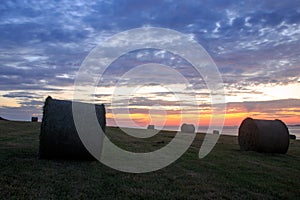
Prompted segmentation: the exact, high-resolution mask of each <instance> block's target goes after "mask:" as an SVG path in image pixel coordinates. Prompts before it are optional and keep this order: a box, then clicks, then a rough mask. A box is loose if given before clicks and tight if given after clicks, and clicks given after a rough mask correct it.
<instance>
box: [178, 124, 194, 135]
mask: <svg viewBox="0 0 300 200" xmlns="http://www.w3.org/2000/svg"><path fill="white" fill-rule="evenodd" d="M181 132H184V133H195V126H194V125H193V124H182V125H181Z"/></svg>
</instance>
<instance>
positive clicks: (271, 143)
mask: <svg viewBox="0 0 300 200" xmlns="http://www.w3.org/2000/svg"><path fill="white" fill-rule="evenodd" d="M238 141H239V145H240V149H241V150H243V151H257V152H264V153H281V154H285V153H286V152H287V150H288V147H289V143H290V142H289V131H288V128H287V126H286V125H285V124H284V123H283V122H282V121H281V120H278V119H276V120H259V119H252V118H246V119H244V121H243V122H242V123H241V125H240V127H239V135H238Z"/></svg>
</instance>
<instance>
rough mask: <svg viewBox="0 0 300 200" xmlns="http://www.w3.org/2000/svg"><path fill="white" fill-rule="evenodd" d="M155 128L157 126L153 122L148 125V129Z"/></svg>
mask: <svg viewBox="0 0 300 200" xmlns="http://www.w3.org/2000/svg"><path fill="white" fill-rule="evenodd" d="M154 128H155V126H154V125H151V124H149V125H148V127H147V129H151V130H154Z"/></svg>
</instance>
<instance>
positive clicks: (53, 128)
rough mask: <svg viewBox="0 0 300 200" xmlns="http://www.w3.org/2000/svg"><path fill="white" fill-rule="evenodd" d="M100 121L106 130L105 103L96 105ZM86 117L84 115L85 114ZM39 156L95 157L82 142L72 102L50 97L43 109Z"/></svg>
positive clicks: (65, 157)
mask: <svg viewBox="0 0 300 200" xmlns="http://www.w3.org/2000/svg"><path fill="white" fill-rule="evenodd" d="M95 109H96V115H97V118H98V122H99V124H100V126H101V128H102V130H103V131H104V132H105V127H106V118H105V107H104V105H103V104H102V105H95ZM83 117H84V116H83ZM39 158H46V159H52V158H63V159H88V160H90V159H94V157H93V156H92V155H91V154H90V153H89V152H88V150H87V149H86V148H85V147H84V145H83V144H82V142H81V140H80V138H79V135H78V133H77V131H76V127H75V124H74V120H73V114H72V102H71V101H64V100H55V99H52V98H51V97H48V98H47V99H46V101H45V105H44V109H43V119H42V124H41V132H40V146H39Z"/></svg>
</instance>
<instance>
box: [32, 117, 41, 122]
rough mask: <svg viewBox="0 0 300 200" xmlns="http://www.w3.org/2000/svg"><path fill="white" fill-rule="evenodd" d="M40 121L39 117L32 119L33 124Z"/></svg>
mask: <svg viewBox="0 0 300 200" xmlns="http://www.w3.org/2000/svg"><path fill="white" fill-rule="evenodd" d="M38 120H39V118H38V117H31V122H37V121H38Z"/></svg>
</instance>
